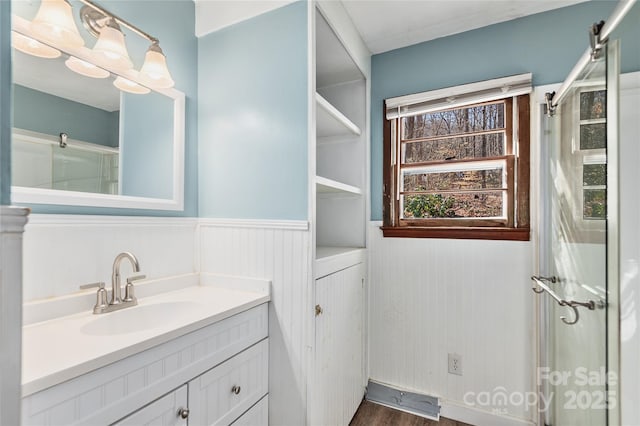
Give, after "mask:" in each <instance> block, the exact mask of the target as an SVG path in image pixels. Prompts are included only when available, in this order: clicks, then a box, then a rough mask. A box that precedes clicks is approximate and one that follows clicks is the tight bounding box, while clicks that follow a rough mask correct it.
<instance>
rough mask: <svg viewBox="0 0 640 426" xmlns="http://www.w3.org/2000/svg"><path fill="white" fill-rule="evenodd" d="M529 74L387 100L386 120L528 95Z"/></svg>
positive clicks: (529, 87) (530, 88)
mask: <svg viewBox="0 0 640 426" xmlns="http://www.w3.org/2000/svg"><path fill="white" fill-rule="evenodd" d="M531 91H532V87H531V73H527V74H519V75H514V76H510V77H503V78H496V79H493V80H486V81H480V82H477V83H470V84H465V85H462V86H455V87H447V88H444V89H438V90H431V91H429V92H422V93H415V94H412V95H405V96H398V97H395V98H389V99H386V106H387V110H386V117H387V120H393V119H396V118H400V117H407V116H411V115H417V114H425V113H428V112H433V111H439V110H443V109H450V108H459V107H462V106H464V105H468V104H474V103H480V102H489V101H495V100H497V99H503V98H507V97H512V96H519V95H524V94H527V93H531Z"/></svg>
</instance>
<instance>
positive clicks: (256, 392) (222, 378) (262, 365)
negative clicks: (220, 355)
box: [189, 339, 269, 426]
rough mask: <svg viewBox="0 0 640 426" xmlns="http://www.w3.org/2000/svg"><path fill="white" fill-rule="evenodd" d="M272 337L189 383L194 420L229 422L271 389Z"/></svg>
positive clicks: (206, 422)
mask: <svg viewBox="0 0 640 426" xmlns="http://www.w3.org/2000/svg"><path fill="white" fill-rule="evenodd" d="M268 342H269V340H268V339H264V340H262V341H261V342H259V343H257V344H255V345H254V346H252V347H250V348H248V349H246V350H245V351H243V352H241V353H239V354H238V355H236V356H234V357H233V358H231V359H229V360H227V361H225V362H224V363H222V364H220V365H219V366H217V367H215V368H213V369H211V370H209V371H208V372H206V373H204V374H202V375H201V376H199V377H197V378H196V379H194V380H192V381H190V382H189V408H190V410H191V415H190V422H189V423H191V422H193V423H192V424H196V425H199V426H200V425H229V424H231V423H232V422H233V421H234V420H236V419H237V418H238V417H240V415H241V414H242V413H244V412H245V411H247V410H248V409H249V408H251V406H252V405H254V404H255V403H256V402H258V401H259V400H260V399H261V398H262V397H263V396H265V395H266V394H267V392H268V378H269V375H268V367H269V343H268Z"/></svg>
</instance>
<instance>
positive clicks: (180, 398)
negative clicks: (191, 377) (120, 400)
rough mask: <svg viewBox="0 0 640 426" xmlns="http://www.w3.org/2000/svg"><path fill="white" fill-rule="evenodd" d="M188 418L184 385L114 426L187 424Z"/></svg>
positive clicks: (176, 425)
mask: <svg viewBox="0 0 640 426" xmlns="http://www.w3.org/2000/svg"><path fill="white" fill-rule="evenodd" d="M188 418H189V408H188V401H187V385H183V386H180V387H179V388H178V389H176V390H175V391H173V392H171V393H170V394H168V395H165V396H163V397H162V398H160V399H158V400H156V401H154V402H152V403H151V404H149V405H147V406H146V407H144V408H141V409H139V410H138V411H136V412H135V413H133V414H131V415H130V416H127V417H126V418H124V419H122V420H120V421H119V422H116V423H115V424H114V426H147V425H153V426H186V425H187V419H188Z"/></svg>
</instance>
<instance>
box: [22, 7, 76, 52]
mask: <svg viewBox="0 0 640 426" xmlns="http://www.w3.org/2000/svg"><path fill="white" fill-rule="evenodd" d="M31 28H32V29H33V32H34V33H35V34H37V35H38V36H40V37H41V38H42V39H43V40H45V41H49V42H52V43H53V44H55V45H56V46H60V47H61V48H65V47H81V46H84V39H83V38H82V37H81V36H80V33H79V32H78V27H76V23H75V21H74V19H73V13H72V9H71V4H70V3H69V2H68V0H42V3H40V8H39V9H38V12H37V13H36V17H35V18H34V19H33V21H32V22H31Z"/></svg>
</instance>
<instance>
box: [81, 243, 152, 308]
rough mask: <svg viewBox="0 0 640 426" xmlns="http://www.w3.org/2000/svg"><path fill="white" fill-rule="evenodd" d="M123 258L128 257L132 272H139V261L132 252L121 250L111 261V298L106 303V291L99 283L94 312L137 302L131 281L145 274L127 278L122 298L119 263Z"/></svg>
mask: <svg viewBox="0 0 640 426" xmlns="http://www.w3.org/2000/svg"><path fill="white" fill-rule="evenodd" d="M124 259H128V260H129V261H130V262H131V265H132V266H133V272H140V263H139V262H138V259H137V258H136V257H135V256H134V255H133V254H132V253H129V252H123V253H120V254H119V255H117V256H116V258H115V260H114V261H113V268H112V273H111V300H110V301H109V303H108V304H107V292H106V290H105V288H104V283H99V284H98V285H99V288H98V300H97V302H96V305H95V306H94V308H93V313H94V314H105V313H107V312H113V311H117V310H120V309H124V308H127V307H129V306H135V305H137V304H138V299H136V296H135V294H134V291H133V283H134V282H135V281H138V280H141V279H143V278H146V276H145V275H136V276H133V277H129V278H127V285H126V286H125V289H124V290H125V291H124V298H122V289H121V288H120V263H121V262H122V261H123V260H124Z"/></svg>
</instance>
